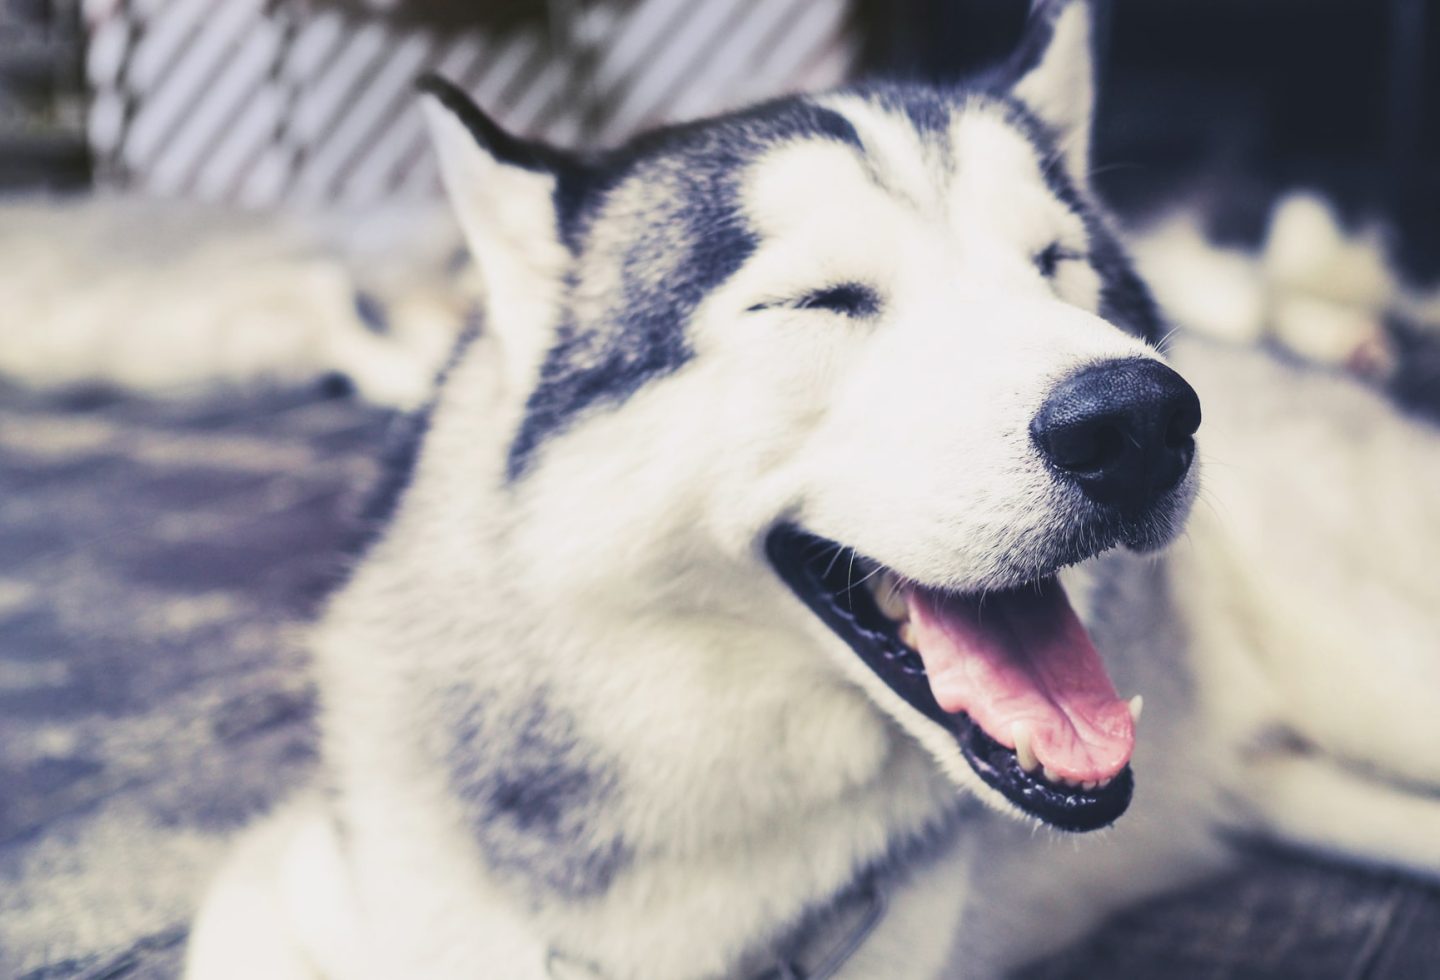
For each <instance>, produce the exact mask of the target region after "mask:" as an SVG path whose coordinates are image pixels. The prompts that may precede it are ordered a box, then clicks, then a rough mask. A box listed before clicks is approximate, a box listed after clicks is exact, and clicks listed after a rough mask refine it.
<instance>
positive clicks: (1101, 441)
mask: <svg viewBox="0 0 1440 980" xmlns="http://www.w3.org/2000/svg"><path fill="white" fill-rule="evenodd" d="M1199 427H1200V399H1199V398H1197V397H1196V396H1195V391H1194V389H1193V388H1191V387H1190V386H1189V385H1188V384H1186V383H1185V379H1184V378H1182V377H1180V375H1178V374H1176V373H1175V372H1174V371H1172V370H1170V369H1169V368H1168V367H1166V366H1165V365H1163V364H1161V363H1159V362H1158V361H1150V360H1142V359H1138V358H1137V359H1135V360H1125V361H1106V362H1104V363H1102V364H1096V365H1093V366H1091V367H1087V368H1084V369H1083V370H1081V371H1078V372H1076V373H1075V374H1073V375H1071V376H1070V377H1069V378H1066V379H1065V380H1064V381H1062V382H1061V383H1060V384H1059V385H1058V386H1057V387H1056V389H1055V390H1054V391H1053V392H1051V394H1050V397H1049V399H1047V400H1046V402H1045V404H1044V405H1042V406H1041V407H1040V412H1039V414H1037V415H1036V416H1035V421H1033V422H1031V423H1030V435H1031V437H1032V438H1033V439H1034V440H1035V444H1036V445H1037V446H1039V447H1040V451H1041V452H1042V453H1044V454H1045V458H1046V459H1048V460H1049V461H1050V462H1051V463H1052V464H1053V465H1054V466H1055V467H1056V468H1057V469H1060V470H1062V471H1064V473H1065V474H1066V476H1068V477H1069V478H1070V479H1071V480H1073V481H1074V482H1075V483H1077V484H1078V485H1079V486H1080V489H1082V490H1084V491H1085V494H1086V495H1087V496H1088V497H1090V499H1091V500H1094V501H1096V502H1097V503H1101V504H1108V505H1111V506H1113V507H1117V508H1119V509H1121V510H1126V511H1132V512H1133V511H1139V510H1143V509H1144V508H1146V507H1148V506H1150V505H1151V504H1153V503H1154V502H1155V500H1156V499H1157V498H1158V497H1159V496H1160V495H1161V494H1163V493H1165V491H1167V490H1169V489H1171V488H1172V487H1174V486H1175V484H1177V483H1179V482H1180V479H1181V477H1183V476H1184V475H1185V471H1186V470H1188V469H1189V468H1190V461H1191V460H1192V459H1193V458H1194V456H1195V438H1194V437H1195V430H1196V429H1198V428H1199Z"/></svg>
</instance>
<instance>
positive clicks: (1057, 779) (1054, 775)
mask: <svg viewBox="0 0 1440 980" xmlns="http://www.w3.org/2000/svg"><path fill="white" fill-rule="evenodd" d="M1044 772H1045V778H1046V779H1048V780H1049V781H1050V782H1052V783H1054V784H1055V785H1057V786H1058V785H1060V784H1061V783H1063V782H1064V781H1065V780H1064V779H1062V778H1061V776H1060V774H1059V773H1058V772H1056V771H1055V770H1054V769H1051V768H1050V767H1049V766H1046V767H1045V769H1044Z"/></svg>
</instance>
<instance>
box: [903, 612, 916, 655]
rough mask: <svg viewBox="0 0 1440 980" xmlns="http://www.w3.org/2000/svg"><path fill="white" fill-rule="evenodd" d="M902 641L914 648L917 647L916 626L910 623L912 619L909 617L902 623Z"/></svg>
mask: <svg viewBox="0 0 1440 980" xmlns="http://www.w3.org/2000/svg"><path fill="white" fill-rule="evenodd" d="M900 642H901V643H903V644H905V645H906V646H907V647H909V648H910V649H912V650H914V649H915V648H916V647H915V627H914V626H911V625H910V621H909V620H908V619H907V620H906V621H905V622H903V623H901V624H900Z"/></svg>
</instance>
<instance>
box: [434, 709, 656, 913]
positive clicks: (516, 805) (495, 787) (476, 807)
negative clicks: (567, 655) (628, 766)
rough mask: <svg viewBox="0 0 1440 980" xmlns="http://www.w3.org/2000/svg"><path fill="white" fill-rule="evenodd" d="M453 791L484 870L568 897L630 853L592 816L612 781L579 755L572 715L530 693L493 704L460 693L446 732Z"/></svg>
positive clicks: (598, 881) (607, 877) (605, 878)
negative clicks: (510, 706) (511, 704)
mask: <svg viewBox="0 0 1440 980" xmlns="http://www.w3.org/2000/svg"><path fill="white" fill-rule="evenodd" d="M447 767H448V771H449V774H450V784H451V788H452V789H453V790H454V791H455V793H456V795H457V797H458V798H459V800H460V802H461V805H462V807H463V810H464V814H465V819H466V822H467V824H468V825H469V827H470V830H471V833H472V834H473V836H474V839H475V841H476V843H477V844H478V845H479V846H480V849H481V851H482V852H483V853H484V855H485V859H486V861H487V862H488V863H489V865H490V867H491V868H492V869H493V870H495V871H496V872H499V873H501V874H503V875H506V876H513V877H516V878H519V879H521V880H523V881H525V882H526V883H528V884H529V885H531V886H532V887H535V888H539V889H543V890H545V891H548V892H552V893H554V894H558V895H560V896H562V897H564V898H568V899H584V898H593V897H595V896H598V895H602V894H604V893H605V891H606V890H607V889H608V888H609V887H610V883H611V882H612V881H613V880H614V877H615V875H616V874H617V873H618V872H619V871H620V870H621V869H623V868H624V867H625V866H626V865H627V864H628V863H629V862H630V860H631V854H630V851H629V849H628V848H627V847H626V846H625V843H624V841H623V840H622V839H621V838H620V837H619V836H618V835H616V834H614V833H609V832H606V831H605V830H603V829H602V828H600V827H598V826H597V825H596V823H595V820H596V817H597V815H599V814H601V813H602V812H603V810H604V806H605V804H606V803H607V802H608V801H610V800H611V799H613V797H614V796H615V793H616V791H617V787H618V782H619V780H618V778H617V776H616V775H615V773H614V772H613V771H612V770H610V769H608V768H606V767H603V766H601V765H599V764H597V763H596V762H595V760H594V759H592V758H590V757H588V756H587V755H586V753H584V752H582V751H581V749H580V745H579V740H578V739H577V737H576V733H575V726H574V722H573V720H572V719H571V718H570V716H569V715H568V714H565V713H563V712H561V711H559V710H557V709H555V708H553V707H552V706H550V705H549V704H548V703H547V702H546V700H545V699H544V698H543V697H541V696H539V695H537V696H536V697H535V699H534V700H533V701H531V702H529V703H528V704H526V705H525V706H524V707H523V708H520V709H519V710H512V711H497V710H495V708H494V706H493V704H491V703H487V702H485V701H484V700H480V699H476V698H474V697H473V696H472V697H469V698H467V704H466V707H465V708H464V709H463V710H462V711H461V712H460V715H459V717H458V719H457V720H456V721H455V722H454V724H453V726H452V730H451V747H450V749H449V756H448V763H447Z"/></svg>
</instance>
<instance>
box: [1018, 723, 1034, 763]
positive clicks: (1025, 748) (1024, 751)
mask: <svg viewBox="0 0 1440 980" xmlns="http://www.w3.org/2000/svg"><path fill="white" fill-rule="evenodd" d="M1015 758H1017V759H1019V760H1020V768H1021V769H1024V770H1025V771H1026V772H1034V771H1035V770H1036V769H1039V768H1040V760H1039V759H1037V758H1035V748H1034V746H1033V745H1031V744H1030V729H1028V728H1026V727H1025V726H1024V725H1016V726H1015Z"/></svg>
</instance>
